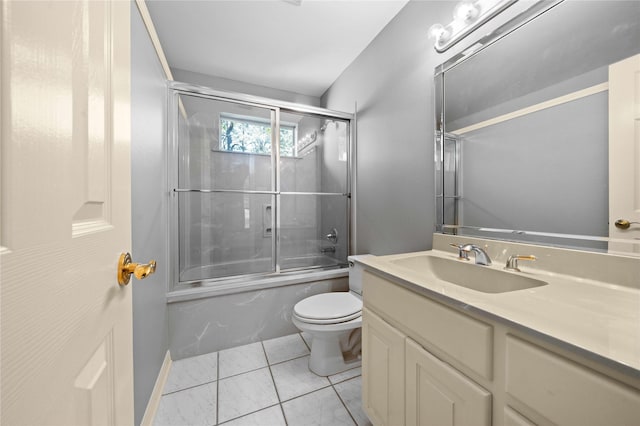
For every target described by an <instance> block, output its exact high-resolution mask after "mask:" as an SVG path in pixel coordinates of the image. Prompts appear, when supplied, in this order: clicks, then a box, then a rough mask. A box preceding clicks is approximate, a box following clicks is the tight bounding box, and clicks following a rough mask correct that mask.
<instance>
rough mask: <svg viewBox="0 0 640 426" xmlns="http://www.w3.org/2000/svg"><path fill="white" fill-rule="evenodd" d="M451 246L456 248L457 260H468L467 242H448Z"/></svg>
mask: <svg viewBox="0 0 640 426" xmlns="http://www.w3.org/2000/svg"><path fill="white" fill-rule="evenodd" d="M449 245H450V246H451V247H455V248H457V249H458V259H459V260H469V244H460V245H458V244H454V243H449Z"/></svg>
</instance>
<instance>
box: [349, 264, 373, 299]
mask: <svg viewBox="0 0 640 426" xmlns="http://www.w3.org/2000/svg"><path fill="white" fill-rule="evenodd" d="M369 256H371V255H370V254H359V255H355V256H349V257H348V260H349V290H350V291H353V292H355V293H358V294H359V295H362V271H363V270H364V268H363V267H362V265H360V264H359V263H355V260H357V259H362V258H365V257H369Z"/></svg>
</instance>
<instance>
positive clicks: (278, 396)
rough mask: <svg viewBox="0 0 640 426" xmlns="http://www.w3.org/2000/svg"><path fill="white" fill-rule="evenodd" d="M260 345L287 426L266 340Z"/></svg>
mask: <svg viewBox="0 0 640 426" xmlns="http://www.w3.org/2000/svg"><path fill="white" fill-rule="evenodd" d="M260 345H261V346H262V351H263V352H264V357H265V358H266V360H267V368H268V369H269V375H270V376H271V382H272V383H273V388H274V389H275V391H276V398H278V405H279V406H280V411H281V412H282V418H283V419H284V424H285V426H288V424H289V422H287V416H286V415H285V414H284V408H283V407H282V400H281V399H280V393H279V392H278V386H276V379H275V378H274V377H273V371H271V364H270V363H269V357H268V356H267V348H265V347H264V340H262V341H260Z"/></svg>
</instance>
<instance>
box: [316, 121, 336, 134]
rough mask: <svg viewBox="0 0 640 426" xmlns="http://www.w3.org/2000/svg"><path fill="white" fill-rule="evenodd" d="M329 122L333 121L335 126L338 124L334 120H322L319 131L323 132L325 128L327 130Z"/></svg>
mask: <svg viewBox="0 0 640 426" xmlns="http://www.w3.org/2000/svg"><path fill="white" fill-rule="evenodd" d="M329 123H333V124H335V125H336V126H337V125H338V123H336V122H335V120H327V121H325V122H324V124H323V125H322V127H320V131H321V132H324V131H325V130H327V126H328V125H329Z"/></svg>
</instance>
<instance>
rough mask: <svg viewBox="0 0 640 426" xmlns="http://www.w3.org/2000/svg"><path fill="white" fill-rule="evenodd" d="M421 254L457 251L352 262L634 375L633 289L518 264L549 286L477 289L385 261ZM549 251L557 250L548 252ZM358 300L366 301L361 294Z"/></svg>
mask: <svg viewBox="0 0 640 426" xmlns="http://www.w3.org/2000/svg"><path fill="white" fill-rule="evenodd" d="M439 245H440V246H442V244H439ZM541 250H542V251H544V252H545V253H546V252H547V251H549V250H551V251H557V250H560V251H562V249H554V248H551V249H549V248H542V249H541ZM425 254H427V255H429V256H437V257H445V258H449V259H454V260H455V259H457V253H454V251H453V250H452V251H441V250H431V251H426V252H416V253H405V254H398V255H388V256H370V257H363V258H360V259H358V260H357V261H358V262H359V263H361V264H363V265H366V266H367V267H368V268H370V269H373V270H374V271H377V272H378V273H381V274H383V275H387V276H389V277H390V278H395V280H396V282H398V283H399V284H401V285H403V286H404V287H406V288H408V289H410V290H412V291H415V292H416V293H419V294H423V295H425V296H428V297H432V298H434V299H436V300H439V301H441V302H443V303H446V304H448V305H450V306H455V307H457V308H460V309H463V310H466V311H471V312H474V313H478V314H480V315H484V316H487V317H488V318H490V319H493V320H497V321H500V322H503V323H506V324H507V325H509V326H513V327H516V328H518V329H521V330H525V331H527V332H530V333H532V334H535V335H536V336H537V337H541V338H543V339H545V340H547V341H550V342H551V343H554V344H560V345H562V346H563V347H565V348H568V349H569V350H572V351H575V352H578V353H579V354H580V355H582V356H586V357H587V358H590V359H593V360H595V361H598V362H603V363H605V364H607V365H609V366H610V367H613V368H616V369H618V370H621V371H622V372H624V373H625V374H629V375H632V376H635V377H638V378H640V289H639V288H637V287H635V288H634V287H633V286H626V285H620V284H617V283H611V282H604V281H596V280H593V279H588V278H584V277H576V276H572V275H567V274H562V273H558V272H554V271H548V270H544V269H541V268H540V269H534V268H532V267H528V265H527V264H525V263H524V262H522V263H521V265H520V268H521V269H522V272H510V273H517V274H522V275H525V276H528V277H531V278H535V279H539V280H542V281H546V282H548V283H549V284H548V285H545V286H542V287H535V288H531V289H524V290H518V291H511V292H506V293H483V292H480V291H475V290H471V289H468V288H466V287H462V286H458V285H455V284H452V283H449V282H447V281H442V280H439V279H437V278H435V277H433V276H427V275H425V274H421V273H418V272H416V271H414V270H411V269H408V268H405V267H402V266H399V265H396V264H394V263H391V261H393V260H396V259H401V258H406V257H411V256H423V255H425ZM520 254H528V253H526V252H525V253H520ZM554 255H557V254H556V253H555V252H554ZM588 256H593V255H592V254H589V255H588ZM603 256H607V255H603ZM589 259H590V258H587V260H589ZM604 260H605V261H606V260H607V259H606V258H605V259H604ZM639 262H640V260H639ZM536 263H540V262H536ZM474 266H475V265H474ZM503 266H504V262H502V261H500V262H499V261H496V260H494V262H493V264H492V265H491V266H480V265H478V266H477V267H478V268H492V269H496V270H500V271H502V267H503ZM536 266H539V265H536ZM543 266H544V265H543ZM632 266H633V268H632V269H633V270H632V271H631V272H630V273H629V271H626V275H627V276H629V275H631V279H635V278H637V271H638V269H636V268H635V263H633V264H632ZM614 282H615V280H614ZM364 298H365V300H366V294H365V295H364Z"/></svg>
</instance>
